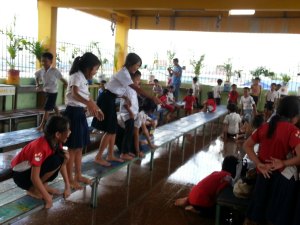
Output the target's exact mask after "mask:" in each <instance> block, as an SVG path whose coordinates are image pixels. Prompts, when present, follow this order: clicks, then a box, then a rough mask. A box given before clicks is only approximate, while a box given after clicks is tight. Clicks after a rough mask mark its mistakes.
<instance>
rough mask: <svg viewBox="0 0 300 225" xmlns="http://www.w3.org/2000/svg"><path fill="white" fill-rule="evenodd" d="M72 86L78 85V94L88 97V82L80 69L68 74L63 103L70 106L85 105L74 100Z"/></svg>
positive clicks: (87, 98)
mask: <svg viewBox="0 0 300 225" xmlns="http://www.w3.org/2000/svg"><path fill="white" fill-rule="evenodd" d="M72 86H76V87H78V94H79V95H80V96H81V97H83V98H84V99H86V100H89V99H90V92H89V83H88V81H87V79H86V78H85V76H84V74H83V73H82V72H81V71H78V72H76V73H73V74H72V75H70V78H69V82H68V88H67V92H66V99H65V104H66V105H70V106H80V107H86V105H85V104H83V103H81V102H79V101H77V100H75V99H74V98H73V96H72V88H71V87H72Z"/></svg>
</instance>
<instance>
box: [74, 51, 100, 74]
mask: <svg viewBox="0 0 300 225" xmlns="http://www.w3.org/2000/svg"><path fill="white" fill-rule="evenodd" d="M95 66H101V62H100V60H99V59H98V57H97V56H95V55H94V54H93V53H91V52H86V53H84V54H83V55H82V56H78V57H76V58H75V59H74V62H73V64H72V67H71V69H70V72H69V75H72V74H73V73H76V72H78V71H79V70H80V71H81V72H83V73H84V72H86V71H87V70H88V69H90V70H92V69H93V68H94V67H95Z"/></svg>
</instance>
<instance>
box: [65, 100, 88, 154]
mask: <svg viewBox="0 0 300 225" xmlns="http://www.w3.org/2000/svg"><path fill="white" fill-rule="evenodd" d="M64 116H66V117H67V118H68V119H69V122H70V130H71V134H70V136H69V138H68V140H67V142H66V146H68V147H69V148H70V149H74V148H85V147H86V146H87V145H88V144H89V143H90V133H89V127H88V123H87V120H86V116H85V110H84V108H83V107H74V106H67V108H66V110H65V113H64Z"/></svg>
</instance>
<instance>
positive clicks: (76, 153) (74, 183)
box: [65, 52, 103, 189]
mask: <svg viewBox="0 0 300 225" xmlns="http://www.w3.org/2000/svg"><path fill="white" fill-rule="evenodd" d="M100 65H101V62H100V60H99V59H98V58H97V56H95V55H94V54H92V53H90V52H87V53H85V54H83V55H82V56H81V57H76V58H75V60H74V62H73V65H72V67H71V70H70V72H69V74H70V78H69V84H68V88H67V92H66V99H65V102H66V105H67V108H66V110H65V116H66V117H68V119H69V120H70V129H71V131H72V133H71V135H70V137H69V139H68V141H67V142H66V145H67V146H68V147H69V153H70V160H69V161H68V164H67V170H68V176H69V180H70V185H71V187H72V188H74V189H82V187H81V185H80V184H79V182H83V183H85V184H90V183H91V181H90V179H88V178H86V177H83V176H82V174H81V159H82V150H83V148H85V147H86V146H87V145H88V143H89V141H90V137H89V128H88V124H87V120H86V115H85V113H86V108H87V111H88V113H89V114H90V115H91V116H95V117H96V118H97V119H98V120H101V119H103V113H102V111H101V110H100V109H99V108H98V106H97V105H96V104H95V103H94V100H93V99H91V98H90V92H89V87H88V80H90V79H92V78H93V76H94V75H95V74H96V73H97V70H98V68H99V66H100ZM74 165H75V177H74V176H73V166H74Z"/></svg>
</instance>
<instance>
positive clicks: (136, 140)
mask: <svg viewBox="0 0 300 225" xmlns="http://www.w3.org/2000/svg"><path fill="white" fill-rule="evenodd" d="M139 131H140V129H139V128H137V127H134V133H133V141H134V149H135V153H136V155H137V156H140V153H142V152H141V151H140V140H139V136H140V132H139Z"/></svg>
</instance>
